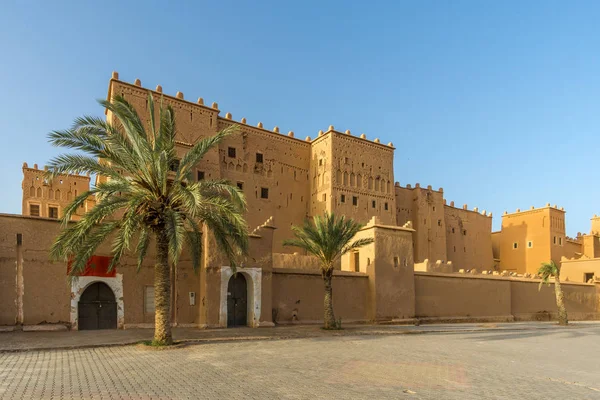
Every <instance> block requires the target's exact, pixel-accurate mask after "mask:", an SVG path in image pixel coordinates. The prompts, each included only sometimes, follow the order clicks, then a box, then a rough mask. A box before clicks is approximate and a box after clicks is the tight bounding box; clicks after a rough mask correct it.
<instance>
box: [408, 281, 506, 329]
mask: <svg viewBox="0 0 600 400" xmlns="http://www.w3.org/2000/svg"><path fill="white" fill-rule="evenodd" d="M459 293H460V295H458V294H459ZM415 315H416V317H417V318H420V317H438V318H443V317H482V318H483V317H503V318H506V319H510V315H511V299H510V281H508V280H500V279H494V280H492V279H482V278H475V277H471V276H466V275H457V274H446V275H442V274H426V273H422V272H415Z"/></svg>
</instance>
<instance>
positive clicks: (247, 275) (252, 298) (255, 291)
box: [219, 267, 262, 328]
mask: <svg viewBox="0 0 600 400" xmlns="http://www.w3.org/2000/svg"><path fill="white" fill-rule="evenodd" d="M237 273H238V275H240V274H241V275H242V276H243V278H244V279H245V281H246V293H247V309H246V310H247V312H246V318H247V319H246V324H247V326H250V327H253V328H258V326H259V325H260V308H261V296H262V290H261V289H262V269H261V268H238V269H237ZM232 276H233V271H232V269H231V267H221V303H220V311H219V326H220V327H222V328H227V319H228V312H227V311H228V310H227V298H228V295H227V294H228V288H229V281H230V279H231V277H232Z"/></svg>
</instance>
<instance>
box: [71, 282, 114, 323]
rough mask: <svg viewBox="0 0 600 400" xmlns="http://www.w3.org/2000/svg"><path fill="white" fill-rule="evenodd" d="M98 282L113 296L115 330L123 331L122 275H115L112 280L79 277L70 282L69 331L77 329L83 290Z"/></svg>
mask: <svg viewBox="0 0 600 400" xmlns="http://www.w3.org/2000/svg"><path fill="white" fill-rule="evenodd" d="M98 282H102V283H104V284H106V285H107V286H108V287H109V288H110V289H111V290H112V292H113V294H114V296H115V302H116V303H117V329H123V323H124V321H125V318H124V317H125V315H124V310H125V308H124V304H123V275H122V274H117V275H116V276H115V277H114V278H107V277H99V276H80V277H77V278H74V279H73V281H72V282H71V329H73V330H78V329H79V300H80V299H81V295H82V294H83V293H84V292H85V290H86V289H87V288H88V287H89V286H91V285H93V284H95V283H98Z"/></svg>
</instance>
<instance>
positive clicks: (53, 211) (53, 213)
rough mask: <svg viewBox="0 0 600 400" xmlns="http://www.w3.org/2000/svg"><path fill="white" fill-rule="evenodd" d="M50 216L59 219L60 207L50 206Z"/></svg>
mask: <svg viewBox="0 0 600 400" xmlns="http://www.w3.org/2000/svg"><path fill="white" fill-rule="evenodd" d="M48 217H49V218H54V219H58V207H48Z"/></svg>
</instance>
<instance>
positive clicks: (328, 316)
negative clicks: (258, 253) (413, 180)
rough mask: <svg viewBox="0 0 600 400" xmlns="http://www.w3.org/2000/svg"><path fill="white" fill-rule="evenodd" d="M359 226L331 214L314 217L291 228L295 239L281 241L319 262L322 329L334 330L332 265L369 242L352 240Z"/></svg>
mask: <svg viewBox="0 0 600 400" xmlns="http://www.w3.org/2000/svg"><path fill="white" fill-rule="evenodd" d="M361 228H362V225H361V224H359V223H357V222H355V221H353V220H352V219H350V218H345V217H344V216H343V215H342V216H341V217H340V218H336V216H335V215H334V214H333V213H331V214H329V213H327V212H326V213H325V215H324V216H323V217H321V216H318V215H316V216H315V217H313V223H311V221H310V220H308V219H307V220H305V221H304V225H303V226H302V227H299V226H293V227H292V231H293V232H294V235H295V236H296V237H295V238H293V239H288V240H285V241H284V242H283V245H284V246H295V247H299V248H301V249H304V250H306V251H307V252H308V253H310V254H312V255H314V256H315V257H317V258H318V259H319V261H320V263H321V275H322V276H323V282H324V283H325V299H324V308H325V318H324V321H325V329H338V328H339V326H338V324H336V320H335V316H334V314H333V290H332V287H331V278H332V276H333V266H334V264H335V262H336V261H337V260H339V259H340V257H342V256H343V255H344V254H346V253H348V252H349V251H351V250H354V249H358V248H359V247H362V246H365V245H367V244H370V243H372V242H373V239H371V238H366V239H358V240H355V241H352V239H353V238H354V236H355V235H356V233H357V232H358V231H359V230H360V229H361Z"/></svg>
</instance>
